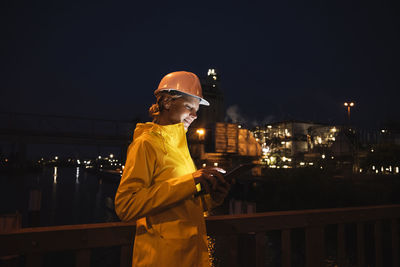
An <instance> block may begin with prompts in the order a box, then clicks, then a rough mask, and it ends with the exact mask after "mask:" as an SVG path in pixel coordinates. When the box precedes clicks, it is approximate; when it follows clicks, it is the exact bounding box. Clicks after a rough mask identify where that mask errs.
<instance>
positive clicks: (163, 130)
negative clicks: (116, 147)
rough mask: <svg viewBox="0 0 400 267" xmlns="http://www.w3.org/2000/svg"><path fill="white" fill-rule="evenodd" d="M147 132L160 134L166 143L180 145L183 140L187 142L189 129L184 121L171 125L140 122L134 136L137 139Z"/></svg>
mask: <svg viewBox="0 0 400 267" xmlns="http://www.w3.org/2000/svg"><path fill="white" fill-rule="evenodd" d="M145 132H151V133H154V134H156V135H160V136H161V137H162V139H163V140H164V141H165V142H166V143H168V144H170V145H172V146H178V145H179V144H180V143H181V142H182V141H185V142H186V132H187V130H185V127H184V126H183V123H182V122H180V123H177V124H170V125H160V124H157V123H154V122H146V123H138V124H137V125H136V129H135V133H134V135H133V138H134V139H135V138H137V137H139V136H140V135H142V134H143V133H145ZM183 139H184V140H183Z"/></svg>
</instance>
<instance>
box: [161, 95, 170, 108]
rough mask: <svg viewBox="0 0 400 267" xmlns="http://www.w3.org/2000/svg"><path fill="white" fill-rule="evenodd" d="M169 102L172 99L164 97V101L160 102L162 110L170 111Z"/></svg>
mask: <svg viewBox="0 0 400 267" xmlns="http://www.w3.org/2000/svg"><path fill="white" fill-rule="evenodd" d="M171 100H172V98H171V97H169V96H167V97H164V99H163V100H162V102H163V107H164V109H166V110H169V109H170V107H171V102H172V101H171Z"/></svg>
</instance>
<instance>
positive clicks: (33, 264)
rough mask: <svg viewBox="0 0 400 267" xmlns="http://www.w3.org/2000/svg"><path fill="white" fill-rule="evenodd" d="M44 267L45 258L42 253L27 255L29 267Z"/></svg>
mask: <svg viewBox="0 0 400 267" xmlns="http://www.w3.org/2000/svg"><path fill="white" fill-rule="evenodd" d="M42 265H43V256H42V254H40V253H35V252H32V253H28V254H27V255H26V266H27V267H41V266H42Z"/></svg>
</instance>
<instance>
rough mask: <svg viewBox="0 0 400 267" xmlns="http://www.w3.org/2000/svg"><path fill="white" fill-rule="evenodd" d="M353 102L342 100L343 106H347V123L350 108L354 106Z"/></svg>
mask: <svg viewBox="0 0 400 267" xmlns="http://www.w3.org/2000/svg"><path fill="white" fill-rule="evenodd" d="M354 105H355V104H354V102H344V106H345V107H347V117H348V119H349V123H350V109H351V108H352V107H354Z"/></svg>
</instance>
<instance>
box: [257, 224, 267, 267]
mask: <svg viewBox="0 0 400 267" xmlns="http://www.w3.org/2000/svg"><path fill="white" fill-rule="evenodd" d="M264 265H265V233H264V232H258V233H256V266H257V267H263V266H264Z"/></svg>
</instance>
